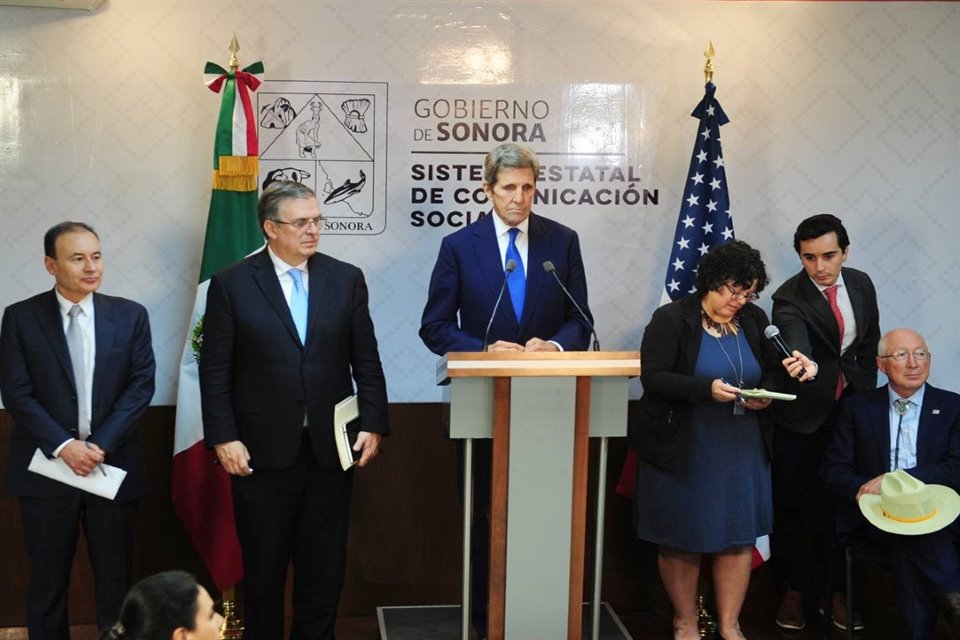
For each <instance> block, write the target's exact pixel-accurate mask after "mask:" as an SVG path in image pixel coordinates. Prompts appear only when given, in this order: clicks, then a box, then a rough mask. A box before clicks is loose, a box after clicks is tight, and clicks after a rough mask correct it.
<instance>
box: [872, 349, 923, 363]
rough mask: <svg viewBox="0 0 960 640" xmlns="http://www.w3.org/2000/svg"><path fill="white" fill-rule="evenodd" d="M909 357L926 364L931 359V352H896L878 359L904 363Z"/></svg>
mask: <svg viewBox="0 0 960 640" xmlns="http://www.w3.org/2000/svg"><path fill="white" fill-rule="evenodd" d="M907 356H913V359H914V360H915V361H917V362H924V361H925V360H926V359H927V358H929V357H930V352H929V351H924V350H923V349H917V350H916V351H912V352H911V351H894V352H893V353H891V354H890V355H886V356H877V357H878V358H890V359H891V360H893V361H894V362H903V361H904V360H906V359H907Z"/></svg>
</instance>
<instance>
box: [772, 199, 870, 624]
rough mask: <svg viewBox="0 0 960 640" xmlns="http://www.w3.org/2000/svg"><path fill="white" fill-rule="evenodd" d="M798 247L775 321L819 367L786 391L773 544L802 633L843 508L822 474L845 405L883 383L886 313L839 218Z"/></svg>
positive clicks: (799, 236) (790, 612)
mask: <svg viewBox="0 0 960 640" xmlns="http://www.w3.org/2000/svg"><path fill="white" fill-rule="evenodd" d="M793 247H794V249H795V250H796V252H797V255H799V256H800V263H801V265H802V266H803V269H802V270H801V271H800V272H799V273H797V274H796V275H794V276H793V277H791V278H790V279H789V280H787V281H786V282H784V283H783V285H781V286H780V288H779V289H777V291H776V292H775V293H774V294H773V313H772V316H773V318H772V320H773V324H775V325H776V326H777V327H779V328H780V334H781V335H782V337H783V339H784V341H785V342H786V343H787V345H789V346H790V348H792V349H795V350H796V351H798V352H800V353H801V354H803V355H804V356H807V357H809V359H810V360H812V361H813V363H815V364H813V370H812V371H811V370H809V367H808V369H807V372H806V374H805V375H804V378H803V379H804V383H802V384H801V383H800V382H799V381H798V379H797V378H791V380H790V381H788V382H787V383H786V388H785V389H783V390H784V391H789V392H790V393H795V394H796V395H797V399H796V400H795V401H793V402H775V403H774V406H773V419H774V434H773V468H772V472H773V508H774V525H773V540H772V542H773V559H774V569H775V574H776V577H777V581H778V583H779V586H780V588H781V589H783V591H784V593H783V599H782V600H781V604H780V608H779V609H778V611H777V617H776V623H777V625H778V626H779V627H781V628H783V629H788V630H800V629H803V628H804V626H806V621H805V618H804V610H803V601H802V597H801V590H802V588H803V584H804V582H805V577H806V573H807V567H809V566H810V565H811V564H816V565H818V566H821V567H822V566H825V562H827V561H829V560H828V557H827V556H828V555H829V552H828V549H829V548H830V544H831V542H832V533H831V532H832V527H833V514H832V512H831V510H830V509H829V508H826V507H824V506H822V505H827V504H829V501H828V500H823V499H820V498H819V497H818V496H817V495H816V493H817V492H818V491H819V488H818V487H819V484H818V483H817V481H816V474H817V471H818V470H819V468H820V463H821V460H822V457H823V449H824V447H825V446H826V443H827V442H828V441H829V439H830V436H831V433H832V431H833V425H834V423H835V421H836V415H837V410H838V407H839V403H838V402H837V401H838V400H839V399H840V398H841V396H847V395H850V394H852V393H855V392H857V391H862V390H865V389H872V388H874V387H876V386H877V369H876V365H875V364H874V357H875V356H876V355H877V341H878V340H879V339H880V312H879V310H878V308H877V293H876V290H875V289H874V286H873V282H871V280H870V277H869V276H868V275H867V274H866V273H863V272H862V271H858V270H856V269H851V268H849V267H845V266H843V265H844V263H845V262H846V261H847V258H848V257H849V255H850V238H849V236H848V235H847V230H846V229H845V228H844V226H843V223H842V222H841V221H840V219H839V218H837V217H836V216H833V215H830V214H821V215H815V216H812V217H810V218H807V219H806V220H804V221H803V222H801V223H800V224H799V225H798V226H797V230H796V233H795V234H794V236H793ZM795 366H797V367H799V364H797V365H795ZM811 378H813V379H812V380H811ZM818 505H819V506H818ZM811 509H812V510H813V512H812V513H809V512H810V510H811ZM808 514H809V515H808ZM810 524H813V525H814V526H815V527H816V530H817V531H818V532H821V534H820V538H821V539H820V540H818V547H819V548H818V556H819V558H817V559H815V558H808V557H807V554H806V553H805V537H806V536H805V531H806V528H807V526H808V525H810ZM815 560H817V562H815ZM827 606H832V611H833V616H834V624H835V625H836V626H841V627H842V624H843V621H844V620H845V619H846V615H845V611H844V608H845V604H844V602H843V596H842V594H840V593H837V594H835V595H834V598H833V602H832V603H828V605H827ZM858 627H860V628H862V624H858Z"/></svg>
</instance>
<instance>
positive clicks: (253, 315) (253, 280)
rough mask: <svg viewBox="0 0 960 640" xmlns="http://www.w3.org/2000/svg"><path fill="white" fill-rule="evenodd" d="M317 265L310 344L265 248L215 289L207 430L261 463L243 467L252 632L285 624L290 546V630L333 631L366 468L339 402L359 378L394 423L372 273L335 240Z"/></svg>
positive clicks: (299, 634)
mask: <svg viewBox="0 0 960 640" xmlns="http://www.w3.org/2000/svg"><path fill="white" fill-rule="evenodd" d="M307 270H308V272H309V274H310V278H309V284H308V288H309V296H308V307H307V329H306V341H305V343H301V342H300V337H299V335H298V333H297V329H296V326H295V325H294V322H293V317H292V315H291V313H290V307H289V305H288V304H287V301H286V299H285V298H284V294H283V290H282V288H281V286H280V281H279V279H278V277H277V272H276V269H275V267H274V264H273V262H272V261H271V259H270V255H269V253H268V252H267V250H266V249H264V250H262V251H260V252H258V253H255V254H254V255H252V256H250V257H248V258H245V259H244V260H241V261H240V262H237V263H236V264H233V265H231V266H229V267H227V268H225V269H223V270H221V271H218V272H217V273H216V274H214V275H213V277H212V278H211V280H210V289H209V290H208V292H207V309H206V315H205V320H204V339H203V345H202V347H201V350H200V363H199V364H200V368H199V370H200V393H201V401H202V406H203V428H204V437H205V439H206V442H207V445H208V446H215V445H217V444H221V443H225V442H232V441H235V440H239V441H241V442H243V444H244V445H246V447H247V450H248V451H249V453H250V467H251V468H252V469H253V474H251V475H249V476H232V487H233V500H234V508H235V509H234V510H235V517H236V521H237V535H238V537H239V540H240V545H241V549H242V553H243V564H244V572H245V575H244V589H245V594H246V601H245V612H244V614H245V616H244V617H245V622H246V637H247V638H248V639H249V640H272V639H274V638H281V637H283V624H284V622H283V617H284V615H283V614H284V585H285V583H286V573H287V565H288V564H289V562H290V560H291V558H293V564H294V566H295V567H296V571H295V574H294V588H293V593H294V595H293V615H294V617H293V625H292V630H291V636H290V637H291V638H293V639H294V640H301V639H304V638H312V639H321V638H322V639H330V638H333V631H334V623H335V618H336V611H337V603H338V601H339V598H340V592H341V589H342V587H343V577H344V569H345V562H346V543H347V524H348V521H349V515H350V492H351V486H352V478H353V470H352V469H350V470H348V471H346V472H345V471H343V470H342V469H341V467H340V462H339V458H338V457H337V452H336V448H335V444H334V438H333V411H334V406H335V405H336V403H337V402H339V401H340V400H343V399H344V398H346V397H348V396H350V395H351V394H352V393H353V392H354V383H355V384H356V393H357V396H358V401H359V406H360V421H361V423H362V428H363V430H364V431H368V432H371V433H380V434H386V433H387V432H388V422H387V390H386V382H385V380H384V376H383V367H382V366H381V364H380V355H379V351H378V349H377V338H376V335H375V333H374V327H373V321H372V320H371V318H370V311H369V308H368V304H367V299H368V297H367V286H366V282H365V280H364V277H363V272H362V271H361V270H360V269H358V268H357V267H355V266H353V265H350V264H347V263H346V262H341V261H340V260H336V259H334V258H332V257H330V256H327V255H324V254H322V253H317V254H314V255H313V256H311V257H310V259H309V261H308V262H307ZM304 418H306V421H307V424H308V426H304Z"/></svg>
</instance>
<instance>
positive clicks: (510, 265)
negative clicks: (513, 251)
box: [483, 260, 517, 351]
mask: <svg viewBox="0 0 960 640" xmlns="http://www.w3.org/2000/svg"><path fill="white" fill-rule="evenodd" d="M516 268H517V261H516V260H507V266H506V267H504V269H503V284H501V285H500V293H498V294H497V301H496V302H495V303H494V304H493V313H491V314H490V322H488V323H487V330H486V331H484V332H483V350H484V351H487V340H489V339H490V327H492V326H493V319H494V318H496V317H497V309H499V308H500V301H501V300H503V291H504V289H506V288H507V278H509V277H510V274H511V273H513V270H514V269H516Z"/></svg>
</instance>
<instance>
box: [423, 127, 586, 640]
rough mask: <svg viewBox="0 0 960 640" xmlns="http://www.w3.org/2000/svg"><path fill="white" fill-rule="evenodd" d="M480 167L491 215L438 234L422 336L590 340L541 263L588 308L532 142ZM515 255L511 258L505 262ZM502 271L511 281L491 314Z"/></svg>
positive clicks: (481, 464)
mask: <svg viewBox="0 0 960 640" xmlns="http://www.w3.org/2000/svg"><path fill="white" fill-rule="evenodd" d="M483 169H484V171H483V191H484V193H485V194H486V196H487V198H488V199H489V200H490V203H491V204H492V206H493V215H490V214H488V215H486V216H484V217H482V218H480V219H479V220H477V221H476V222H474V223H473V224H471V225H469V226H467V227H464V228H463V229H461V230H459V231H457V232H455V233H452V234H451V235H449V236H447V237H445V238H444V239H443V241H442V242H441V244H440V253H439V256H438V257H437V262H436V265H435V266H434V268H433V274H432V276H431V277H430V288H429V293H428V295H427V303H426V305H425V307H424V310H423V318H422V320H421V323H420V338H421V339H422V340H423V343H424V344H425V345H426V346H427V348H428V349H430V350H431V351H432V352H433V353H435V354H437V355H444V354H446V353H448V352H452V351H483V350H489V351H580V350H583V349H586V348H587V344H588V341H589V336H590V328H589V325H588V324H587V323H586V322H585V321H584V320H583V317H582V316H581V315H580V312H579V311H577V309H576V307H575V306H574V305H573V304H572V303H571V302H570V301H569V300H568V299H567V296H566V295H565V294H564V293H563V290H562V289H561V288H560V286H559V285H558V284H557V282H556V280H554V277H553V275H551V274H549V273H547V272H546V270H545V267H544V262H546V261H550V262H552V263H553V266H554V268H555V273H556V275H557V276H558V277H559V279H560V281H561V282H563V283H564V286H566V287H567V289H568V290H569V291H570V294H571V295H572V296H573V298H574V299H575V300H576V301H577V304H579V305H580V308H581V309H583V311H584V313H586V314H589V313H590V309H589V307H588V306H587V279H586V275H585V274H584V270H583V259H582V258H581V256H580V241H579V239H578V237H577V233H576V232H575V231H573V230H572V229H570V228H568V227H565V226H563V225H562V224H560V223H558V222H554V221H552V220H549V219H547V218H544V217H541V216H539V215H537V214H535V213H532V212H531V207H532V206H533V197H534V194H535V192H536V183H537V175H538V173H539V172H540V161H539V159H538V158H537V155H536V154H535V153H534V152H533V151H532V150H531V149H528V148H526V147H522V146H520V145H517V144H513V143H505V144H502V145H500V146H498V147H496V148H495V149H494V150H493V151H491V152H490V153H489V154H487V156H486V159H485V160H484V167H483ZM511 262H512V263H513V265H514V268H513V270H512V271H509V270H508V269H507V266H508V265H509V263H511ZM504 278H507V291H506V292H505V295H504V296H503V299H502V300H501V302H500V306H499V308H498V309H497V311H496V315H494V306H495V304H496V301H497V297H498V294H499V292H500V290H501V287H502V286H503V283H504ZM491 316H493V320H492V323H491V324H490V330H489V335H488V336H487V339H486V341H485V340H484V337H485V335H486V333H487V325H488V323H490V321H491ZM591 321H592V318H591ZM474 454H475V455H474V465H475V466H474V468H475V473H474V481H473V484H474V502H473V505H474V513H473V529H472V543H473V544H472V546H473V550H472V553H471V565H472V568H471V578H472V600H473V603H474V604H473V606H472V614H473V615H472V617H473V623H474V627H475V628H476V629H477V630H478V633H479V634H480V636H483V635H485V634H486V628H487V590H488V584H487V578H488V575H487V573H488V567H487V564H488V560H487V557H488V552H489V549H488V546H489V532H490V531H489V529H490V519H489V505H490V461H491V449H490V442H489V441H488V440H484V441H480V442H477V443H476V445H475V446H474Z"/></svg>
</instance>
